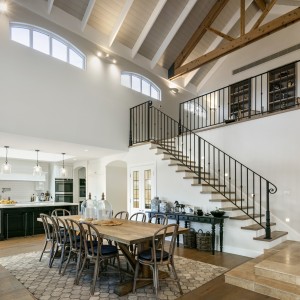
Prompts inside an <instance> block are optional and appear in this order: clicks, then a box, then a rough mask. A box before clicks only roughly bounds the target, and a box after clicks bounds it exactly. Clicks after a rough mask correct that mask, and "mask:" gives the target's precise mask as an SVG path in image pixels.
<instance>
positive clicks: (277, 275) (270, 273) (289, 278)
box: [255, 266, 300, 286]
mask: <svg viewBox="0 0 300 300" xmlns="http://www.w3.org/2000/svg"><path fill="white" fill-rule="evenodd" d="M255 275H259V276H263V277H267V278H270V279H275V280H279V281H284V282H287V283H291V284H295V285H298V286H300V277H299V276H294V275H292V274H285V273H283V272H277V271H276V270H268V269H265V268H260V267H258V266H255Z"/></svg>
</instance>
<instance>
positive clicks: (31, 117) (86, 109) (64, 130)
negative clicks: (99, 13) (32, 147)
mask: <svg viewBox="0 0 300 300" xmlns="http://www.w3.org/2000/svg"><path fill="white" fill-rule="evenodd" d="M11 5H12V6H11V10H10V13H9V14H8V17H7V16H5V15H1V18H0V40H1V44H0V52H1V56H0V65H1V68H0V81H1V82H3V83H5V84H3V85H2V87H1V107H2V110H4V111H5V114H2V115H1V123H0V131H2V132H7V133H13V134H20V135H27V136H33V137H38V138H45V137H46V138H48V139H53V140H61V141H65V142H73V143H77V144H84V145H91V146H100V147H106V148H112V149H121V150H126V149H127V146H128V135H129V108H130V107H133V106H135V105H137V104H140V103H142V102H145V101H148V100H149V97H147V96H144V95H142V94H140V93H137V92H134V91H132V90H130V89H128V88H125V87H122V86H121V85H120V72H121V71H123V70H124V71H131V72H137V73H141V74H143V75H144V76H146V77H148V78H149V79H150V80H152V81H153V82H154V83H155V84H156V85H157V86H159V87H160V88H161V89H162V99H163V100H162V102H159V103H156V104H157V105H158V104H161V105H162V108H163V110H165V111H169V113H170V114H171V115H172V116H173V117H177V111H178V102H179V101H181V100H183V99H186V98H192V95H191V94H188V93H181V94H179V95H177V96H175V97H174V95H171V93H170V92H169V90H168V82H167V81H164V80H162V79H161V78H158V77H156V76H153V75H152V74H151V73H150V72H148V71H146V70H144V69H141V68H139V67H137V66H136V65H134V64H132V63H129V62H127V61H125V60H124V59H121V58H117V59H118V64H116V65H114V64H108V63H106V62H104V61H103V60H101V59H99V58H97V57H96V52H97V50H98V48H97V45H94V44H92V43H90V42H88V41H87V40H84V39H83V38H81V37H79V36H76V35H75V34H73V33H71V32H69V31H67V30H65V29H63V28H61V27H59V26H57V25H55V24H53V23H51V22H49V21H46V20H44V19H42V18H41V17H39V16H37V15H35V14H33V13H31V12H29V11H27V10H25V9H24V8H21V7H19V6H18V5H17V4H15V3H11ZM9 21H18V22H25V23H29V24H33V25H36V26H40V27H42V28H46V29H48V30H50V31H53V32H54V33H56V34H58V35H60V36H62V37H63V38H65V39H67V40H68V41H70V42H71V43H73V44H74V45H75V46H76V47H78V48H79V49H80V50H81V51H82V52H83V53H85V54H86V56H87V69H86V70H85V71H83V70H80V69H78V68H76V67H73V66H71V65H68V64H66V63H64V62H61V61H59V60H57V59H54V58H52V57H49V56H47V55H45V54H42V53H40V52H37V51H35V50H32V49H30V48H27V47H25V46H23V45H20V44H18V43H16V42H12V41H10V33H9ZM154 102H155V100H154Z"/></svg>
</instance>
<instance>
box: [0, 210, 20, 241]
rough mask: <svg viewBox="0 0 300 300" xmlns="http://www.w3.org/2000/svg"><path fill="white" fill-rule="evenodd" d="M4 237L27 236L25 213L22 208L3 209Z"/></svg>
mask: <svg viewBox="0 0 300 300" xmlns="http://www.w3.org/2000/svg"><path fill="white" fill-rule="evenodd" d="M3 233H4V237H5V238H6V239H7V238H10V237H15V236H25V213H24V212H23V211H22V210H20V209H13V208H11V209H5V210H4V211H3Z"/></svg>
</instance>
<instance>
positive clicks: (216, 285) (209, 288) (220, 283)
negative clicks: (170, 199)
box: [0, 235, 274, 300]
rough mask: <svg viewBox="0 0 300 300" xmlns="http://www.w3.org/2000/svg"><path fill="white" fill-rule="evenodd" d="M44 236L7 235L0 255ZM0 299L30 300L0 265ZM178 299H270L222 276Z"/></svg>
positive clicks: (231, 261)
mask: <svg viewBox="0 0 300 300" xmlns="http://www.w3.org/2000/svg"><path fill="white" fill-rule="evenodd" d="M43 241H44V235H36V236H34V237H26V238H11V239H9V240H5V241H0V257H5V256H11V255H16V254H20V253H26V252H32V251H40V250H41V249H42V246H43ZM176 255H178V256H183V257H186V258H190V259H194V260H199V261H202V262H206V263H209V264H214V265H218V266H223V267H226V268H228V269H232V268H234V267H236V266H238V265H240V264H242V263H244V262H246V261H248V260H249V258H248V257H244V256H239V255H234V254H228V253H220V252H216V254H215V255H212V254H211V253H210V252H204V251H198V250H196V249H187V248H183V246H181V247H179V248H177V249H176ZM0 280H1V284H0V299H1V300H16V299H22V300H32V299H35V298H34V297H33V296H31V294H30V293H29V292H28V291H27V290H26V289H25V288H24V287H23V286H22V285H21V284H20V283H19V282H18V281H17V280H16V279H15V278H14V277H13V276H11V275H10V273H9V272H8V271H6V269H5V268H3V267H1V266H0ZM178 299H180V300H185V299H187V300H194V299H195V300H196V299H205V300H241V299H242V300H263V299H274V298H271V297H268V296H264V295H260V294H257V293H254V292H251V291H248V290H245V289H242V288H239V287H236V286H232V285H229V284H226V283H225V280H224V275H221V276H219V277H217V278H215V279H214V280H212V281H210V282H208V283H207V284H205V285H203V286H201V287H199V288H198V289H195V290H194V291H192V292H190V293H188V294H186V295H184V296H182V297H180V298H178Z"/></svg>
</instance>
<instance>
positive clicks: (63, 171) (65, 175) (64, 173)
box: [60, 153, 67, 177]
mask: <svg viewBox="0 0 300 300" xmlns="http://www.w3.org/2000/svg"><path fill="white" fill-rule="evenodd" d="M65 154H66V153H62V156H63V164H62V167H61V168H60V176H61V177H67V170H66V168H65Z"/></svg>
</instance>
